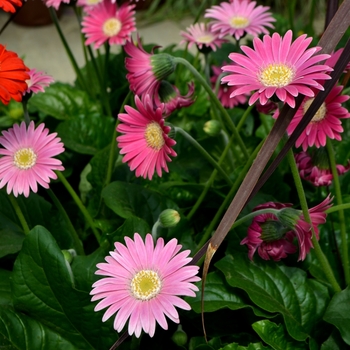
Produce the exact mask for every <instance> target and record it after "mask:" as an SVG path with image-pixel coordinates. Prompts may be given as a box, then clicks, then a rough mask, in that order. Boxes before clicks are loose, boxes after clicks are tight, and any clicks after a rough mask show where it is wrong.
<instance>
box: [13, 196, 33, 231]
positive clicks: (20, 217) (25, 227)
mask: <svg viewBox="0 0 350 350" xmlns="http://www.w3.org/2000/svg"><path fill="white" fill-rule="evenodd" d="M9 200H10V202H11V204H12V207H13V209H14V210H15V212H16V215H17V217H18V220H19V222H20V223H21V225H22V228H23V232H24V234H25V235H27V234H28V233H29V231H30V229H29V226H28V224H27V221H26V219H25V217H24V215H23V213H22V210H21V207H20V206H19V205H18V202H17V199H16V198H15V196H14V195H13V194H12V193H11V194H10V195H9Z"/></svg>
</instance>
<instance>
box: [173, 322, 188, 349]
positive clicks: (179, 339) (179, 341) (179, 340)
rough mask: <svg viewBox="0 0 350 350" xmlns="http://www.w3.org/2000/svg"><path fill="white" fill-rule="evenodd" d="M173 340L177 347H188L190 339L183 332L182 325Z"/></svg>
mask: <svg viewBox="0 0 350 350" xmlns="http://www.w3.org/2000/svg"><path fill="white" fill-rule="evenodd" d="M171 339H172V341H173V342H174V343H175V344H176V345H177V346H184V345H186V343H187V339H188V337H187V334H186V333H185V332H184V331H183V330H182V327H181V325H180V326H179V327H178V328H177V330H176V332H175V333H174V334H173V335H172V337H171Z"/></svg>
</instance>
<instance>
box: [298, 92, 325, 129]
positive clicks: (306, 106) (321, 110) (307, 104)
mask: <svg viewBox="0 0 350 350" xmlns="http://www.w3.org/2000/svg"><path fill="white" fill-rule="evenodd" d="M313 101H314V99H313V98H310V99H309V100H307V101H306V102H305V103H304V106H303V111H304V114H305V113H306V111H307V110H308V109H309V107H310V105H311V103H312V102H313ZM326 113H327V108H326V104H325V103H324V102H323V103H322V105H321V107H320V108H319V109H318V111H317V112H316V113H315V115H314V116H313V118H312V119H311V122H310V123H317V122H319V121H321V120H323V119H324V117H325V116H326Z"/></svg>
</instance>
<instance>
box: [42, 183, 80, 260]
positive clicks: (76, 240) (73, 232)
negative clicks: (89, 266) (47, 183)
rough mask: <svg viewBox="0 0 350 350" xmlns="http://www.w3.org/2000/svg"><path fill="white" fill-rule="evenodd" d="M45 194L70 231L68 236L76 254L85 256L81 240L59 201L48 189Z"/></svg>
mask: <svg viewBox="0 0 350 350" xmlns="http://www.w3.org/2000/svg"><path fill="white" fill-rule="evenodd" d="M47 193H48V195H49V196H50V198H51V199H52V201H53V203H54V204H55V206H56V208H57V209H58V211H59V212H60V214H61V216H62V218H63V219H64V221H65V223H66V225H67V228H68V230H69V231H70V235H71V237H72V239H73V242H74V249H75V250H76V252H77V253H78V254H79V255H85V252H84V248H83V245H82V243H81V240H80V238H79V236H78V234H77V231H76V230H75V228H74V226H73V224H72V222H71V220H70V218H69V216H68V214H67V212H66V211H65V209H64V207H63V205H62V204H61V202H60V201H59V199H58V198H57V197H56V195H55V194H54V192H53V191H52V190H51V189H50V188H49V189H48V190H47Z"/></svg>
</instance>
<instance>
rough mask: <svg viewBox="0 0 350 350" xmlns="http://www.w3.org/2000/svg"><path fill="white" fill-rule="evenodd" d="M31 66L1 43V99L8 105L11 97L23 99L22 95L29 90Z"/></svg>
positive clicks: (16, 99) (18, 99) (18, 100)
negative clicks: (27, 65)
mask: <svg viewBox="0 0 350 350" xmlns="http://www.w3.org/2000/svg"><path fill="white" fill-rule="evenodd" d="M28 71H29V68H27V67H26V66H25V65H24V63H23V61H22V60H21V59H20V58H19V57H18V56H17V54H16V53H15V52H12V51H7V50H6V49H5V47H4V46H3V45H1V44H0V100H1V102H2V103H3V104H5V105H7V104H8V103H9V102H10V100H11V98H12V99H14V100H15V101H17V102H20V101H22V95H23V93H24V92H25V91H26V90H27V83H26V81H27V79H29V74H28Z"/></svg>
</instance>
